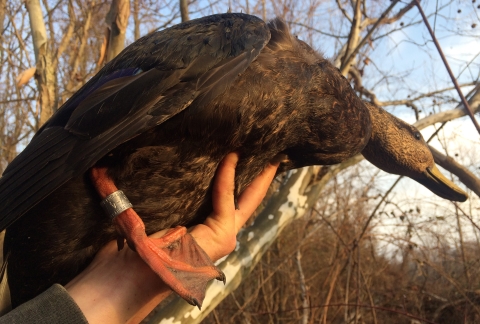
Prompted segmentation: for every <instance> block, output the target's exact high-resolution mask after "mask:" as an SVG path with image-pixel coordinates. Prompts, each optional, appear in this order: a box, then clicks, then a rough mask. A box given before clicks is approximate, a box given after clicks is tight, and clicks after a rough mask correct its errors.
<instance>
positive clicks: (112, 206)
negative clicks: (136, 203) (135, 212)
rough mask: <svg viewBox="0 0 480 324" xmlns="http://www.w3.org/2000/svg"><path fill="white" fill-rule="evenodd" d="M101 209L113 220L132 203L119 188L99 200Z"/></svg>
mask: <svg viewBox="0 0 480 324" xmlns="http://www.w3.org/2000/svg"><path fill="white" fill-rule="evenodd" d="M100 206H102V208H103V210H104V211H105V212H106V213H107V216H108V217H110V219H111V220H113V219H114V218H115V217H117V216H118V215H119V214H120V213H122V212H123V211H125V210H127V209H128V208H131V207H132V204H131V203H130V201H129V200H128V198H127V196H125V194H124V193H123V191H121V190H117V191H115V192H114V193H112V194H111V195H108V196H107V198H105V199H103V200H102V201H101V202H100Z"/></svg>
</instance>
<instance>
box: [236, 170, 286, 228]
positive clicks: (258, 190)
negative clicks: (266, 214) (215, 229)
mask: <svg viewBox="0 0 480 324" xmlns="http://www.w3.org/2000/svg"><path fill="white" fill-rule="evenodd" d="M279 165H280V163H279V162H278V163H269V164H268V165H267V166H266V167H265V169H264V170H263V171H262V173H260V174H259V175H258V176H257V177H256V178H255V180H253V182H252V183H251V184H250V185H249V186H248V187H247V188H246V189H245V190H244V191H243V192H242V194H241V195H240V197H239V199H238V206H239V211H238V212H237V217H236V220H235V226H236V230H237V231H238V230H239V229H240V228H241V227H242V226H243V225H244V224H245V222H246V221H247V220H248V219H249V218H250V216H251V215H252V214H253V212H254V211H255V209H257V207H258V206H259V205H260V203H261V202H262V200H263V198H265V195H266V194H267V190H268V188H269V187H270V184H271V183H272V180H273V178H274V177H275V174H276V172H277V169H278V166H279Z"/></svg>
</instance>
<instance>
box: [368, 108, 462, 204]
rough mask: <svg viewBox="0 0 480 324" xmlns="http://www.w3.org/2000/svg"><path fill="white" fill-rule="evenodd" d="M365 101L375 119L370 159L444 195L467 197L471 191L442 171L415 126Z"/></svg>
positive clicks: (380, 166)
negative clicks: (461, 186) (463, 188)
mask: <svg viewBox="0 0 480 324" xmlns="http://www.w3.org/2000/svg"><path fill="white" fill-rule="evenodd" d="M365 105H366V106H367V108H368V110H369V112H370V116H371V122H372V135H371V137H370V140H369V141H368V143H367V145H366V146H365V148H364V149H363V151H362V155H363V156H364V157H365V158H366V159H367V160H368V161H370V162H371V163H372V164H374V165H375V166H377V167H378V168H380V169H382V170H384V171H386V172H388V173H393V174H398V175H404V176H407V177H409V178H412V179H413V180H415V181H417V182H419V183H421V184H422V185H424V186H425V187H427V188H428V189H430V190H431V191H432V192H433V193H435V194H436V195H438V196H440V197H442V198H445V199H448V200H452V201H461V202H463V201H465V200H467V198H468V196H467V194H466V193H465V192H464V191H463V190H462V189H460V188H459V187H457V186H456V185H455V184H454V183H453V182H452V181H450V180H448V179H447V178H446V177H445V176H444V175H443V174H442V173H440V171H439V170H438V168H437V166H436V165H435V162H434V160H433V155H432V153H431V152H430V150H429V148H428V145H427V143H426V142H425V140H424V139H423V137H422V134H420V132H419V131H418V130H417V129H416V128H415V127H413V126H411V125H409V124H407V123H405V122H404V121H402V120H400V119H398V118H396V117H395V116H393V115H391V114H389V113H388V112H386V111H385V110H383V109H382V108H379V107H377V106H375V105H373V104H370V103H365Z"/></svg>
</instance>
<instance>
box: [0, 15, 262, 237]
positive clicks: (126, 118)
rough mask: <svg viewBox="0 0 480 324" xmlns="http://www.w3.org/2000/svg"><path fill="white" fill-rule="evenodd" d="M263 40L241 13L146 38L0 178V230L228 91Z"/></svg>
mask: <svg viewBox="0 0 480 324" xmlns="http://www.w3.org/2000/svg"><path fill="white" fill-rule="evenodd" d="M269 39H270V31H269V30H268V27H267V26H266V24H265V23H264V22H263V21H262V20H260V19H258V18H256V17H253V16H249V15H245V14H222V15H213V16H208V17H204V18H200V19H196V20H192V21H189V22H186V23H182V24H180V25H177V26H174V27H172V28H169V29H166V30H164V31H160V32H157V33H152V34H150V35H147V36H145V37H143V38H141V39H140V40H138V41H137V42H135V43H133V44H132V45H130V46H129V47H127V48H126V49H125V50H124V51H123V52H122V53H120V54H119V55H118V56H117V57H116V58H115V59H114V60H112V61H111V62H109V63H108V64H107V65H106V66H105V67H104V68H103V69H102V70H101V71H100V72H99V73H98V74H97V75H96V76H95V77H93V78H92V79H91V80H90V81H89V82H88V83H87V84H85V85H84V86H83V87H82V88H81V89H80V90H79V91H78V92H77V93H76V94H74V95H73V96H72V98H71V99H70V100H69V101H67V102H66V103H65V104H64V105H63V106H62V107H61V108H60V109H59V111H57V113H56V114H55V115H54V116H52V118H51V119H50V120H49V121H48V122H47V123H46V124H45V125H44V126H43V127H42V128H41V129H40V130H39V132H37V134H36V135H35V136H34V138H33V139H32V141H31V143H30V144H29V145H28V146H27V147H26V148H25V150H24V151H23V152H22V153H21V154H20V155H19V156H18V157H17V158H16V159H15V160H14V161H13V162H12V163H11V164H10V165H9V166H8V168H7V169H6V170H5V172H4V174H3V177H2V178H0V230H3V229H4V228H6V227H7V226H8V225H10V224H11V223H12V222H13V221H15V220H16V219H18V218H19V217H21V216H22V215H23V214H24V213H26V212H27V211H28V210H29V209H31V208H32V207H33V206H35V205H36V204H38V203H39V202H40V201H41V200H43V199H44V198H45V197H47V196H48V195H50V194H51V193H52V192H53V191H55V190H56V189H58V188H59V187H60V186H61V185H62V184H64V183H65V182H67V181H68V180H69V179H71V178H73V177H76V176H80V175H82V174H83V173H85V172H86V171H87V170H88V169H89V168H91V167H92V166H93V165H94V164H95V163H96V162H97V161H98V160H99V159H101V158H102V157H103V156H105V155H106V154H108V152H110V151H111V150H112V149H114V148H115V147H117V146H118V145H120V144H122V143H125V142H126V141H128V140H129V139H132V138H134V137H135V136H137V135H138V134H141V133H142V132H145V131H147V130H149V129H150V128H152V127H155V126H156V125H160V124H162V123H163V122H165V121H166V120H168V119H169V118H171V117H173V116H174V115H176V114H178V113H179V112H181V111H182V110H184V109H189V107H191V106H192V105H195V106H196V107H197V108H198V107H203V106H204V105H206V104H208V103H209V102H210V101H211V100H212V99H214V98H215V97H217V96H218V95H220V94H221V93H222V92H224V91H225V90H226V89H228V88H229V87H230V86H231V85H232V83H233V81H234V80H235V78H236V77H237V76H238V74H240V73H242V72H243V71H245V69H246V68H247V67H248V66H249V65H250V63H251V62H252V61H253V60H254V59H255V58H256V57H257V56H258V54H259V53H260V51H261V50H262V49H263V47H264V46H265V45H266V43H267V42H268V41H269Z"/></svg>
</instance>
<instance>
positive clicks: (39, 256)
mask: <svg viewBox="0 0 480 324" xmlns="http://www.w3.org/2000/svg"><path fill="white" fill-rule="evenodd" d="M233 151H236V152H238V154H239V156H240V159H239V161H238V164H237V169H236V175H235V193H236V195H237V196H238V194H240V193H241V192H242V190H243V189H244V188H245V187H246V186H247V185H248V184H249V183H250V182H251V181H252V180H253V179H254V178H255V177H256V176H257V175H258V174H260V173H261V171H262V170H263V168H264V166H265V165H267V163H268V162H269V161H271V160H272V159H274V158H275V157H277V156H279V154H280V155H281V156H283V157H284V158H283V159H282V162H281V165H280V168H279V173H280V172H284V171H287V170H292V169H296V168H301V167H305V166H310V165H331V164H336V163H340V162H342V161H344V160H346V159H348V158H350V157H352V156H354V155H356V154H358V153H362V154H363V155H364V156H365V158H366V159H367V160H368V161H370V162H372V163H373V164H374V165H375V166H377V167H379V168H381V169H383V170H385V171H387V172H390V173H395V174H402V175H405V176H408V177H410V178H412V179H413V180H415V181H417V182H419V183H421V184H422V185H424V186H426V187H427V188H428V189H430V190H431V191H433V192H434V193H435V194H437V195H438V196H440V197H442V198H445V199H450V200H454V201H465V200H466V199H467V195H466V193H465V192H464V191H462V190H461V189H460V188H458V187H457V186H456V185H455V184H454V183H453V182H452V181H450V180H448V179H447V178H446V177H444V176H443V175H442V174H441V173H440V171H439V170H438V168H436V167H435V163H434V161H433V157H432V154H431V153H430V151H429V150H428V146H427V145H426V143H425V141H424V140H423V138H422V136H421V134H420V133H419V132H418V130H416V129H415V128H414V127H413V126H410V125H408V124H407V123H405V122H403V121H401V120H400V119H398V118H396V117H395V116H393V115H391V114H389V113H388V112H386V111H385V110H383V109H382V108H379V107H377V106H375V105H373V104H370V103H367V102H364V101H362V100H361V99H360V98H359V97H358V96H357V95H356V93H355V92H354V90H353V89H352V87H351V85H350V83H349V81H348V80H347V79H346V78H345V77H344V76H343V75H341V74H340V72H339V70H338V69H337V68H335V67H334V66H333V65H332V64H331V62H330V61H329V60H327V59H325V58H324V57H323V56H322V55H321V54H319V53H317V52H316V51H314V50H313V49H312V48H311V47H310V46H308V45H307V44H306V43H305V42H303V41H301V40H299V39H298V38H297V37H295V36H293V35H292V34H291V32H290V30H289V28H288V26H287V24H286V23H285V22H284V21H282V20H281V19H274V20H272V21H270V22H268V23H265V22H264V21H262V20H261V19H259V18H257V17H255V16H251V15H247V14H241V13H226V14H217V15H212V16H207V17H203V18H199V19H195V20H191V21H188V22H184V23H181V24H178V25H175V26H173V27H170V28H167V29H164V30H162V31H158V32H153V33H151V34H148V35H146V36H145V37H143V38H140V39H139V40H137V41H136V42H134V43H133V44H131V45H130V46H128V47H127V48H125V49H124V50H123V52H121V53H120V54H119V55H118V56H117V57H116V58H115V59H113V60H112V61H110V62H109V63H107V64H106V65H105V66H104V67H103V68H102V69H101V70H100V72H99V73H98V74H97V75H95V76H94V77H93V78H92V79H91V80H90V81H88V82H87V83H86V84H85V85H84V86H83V87H82V88H81V89H80V90H79V91H78V92H77V93H75V94H74V95H73V96H72V97H71V98H70V99H69V100H68V101H66V102H65V103H64V104H63V106H62V107H61V108H60V109H59V110H58V111H57V112H56V113H55V114H54V115H53V116H52V117H51V118H50V119H49V120H48V121H47V122H46V123H45V124H44V125H43V126H42V127H41V128H40V129H39V131H38V132H37V133H36V134H35V135H34V137H33V138H32V140H31V142H30V143H29V144H28V145H27V146H26V148H25V149H24V150H23V152H21V153H20V154H19V155H18V156H17V158H15V159H14V160H13V161H12V162H11V164H10V165H9V166H8V167H7V168H6V170H5V171H4V173H3V176H2V178H1V179H0V229H2V230H3V229H6V234H5V242H4V251H3V252H4V255H5V256H6V257H8V265H7V273H8V284H9V287H10V292H11V301H12V306H13V307H16V306H18V305H20V304H21V303H23V302H25V301H27V300H29V299H31V298H33V297H35V296H36V295H38V294H40V293H41V292H42V291H44V290H46V289H47V288H48V287H49V286H51V285H52V284H54V283H59V284H63V285H64V284H66V283H68V282H69V281H70V280H71V279H73V278H74V277H75V276H76V275H77V274H78V273H79V272H81V271H82V270H83V269H84V268H85V267H86V266H87V265H88V264H89V262H90V261H91V260H92V259H93V257H94V256H95V254H96V252H98V251H99V250H100V248H101V247H103V246H104V245H105V244H106V243H107V242H109V241H112V240H117V242H118V246H119V249H120V248H123V245H124V242H125V240H126V242H127V244H128V246H129V247H130V248H132V249H134V250H135V251H137V253H139V255H140V256H141V257H142V258H143V259H144V260H145V261H146V262H147V264H149V265H150V267H152V270H154V271H155V272H156V273H157V274H158V275H159V276H160V277H161V278H162V279H163V280H164V281H165V282H166V284H167V285H169V286H170V287H171V288H172V289H173V290H174V291H175V292H176V293H177V294H179V295H180V296H181V297H182V298H184V299H185V300H186V301H187V302H189V303H190V304H192V305H197V306H199V307H200V306H201V303H202V300H203V298H204V296H205V286H206V283H207V282H208V281H210V280H212V279H218V280H225V277H224V275H223V273H221V271H220V270H219V269H218V268H216V267H215V266H214V265H213V263H212V262H211V261H210V260H208V257H207V260H202V261H198V262H194V261H192V260H188V258H187V257H183V256H180V257H179V259H178V260H176V261H177V265H176V266H177V268H175V266H172V265H171V264H169V263H168V260H167V259H168V257H165V256H168V253H169V252H168V251H169V248H170V249H171V248H172V246H171V245H169V244H171V243H172V242H174V241H173V239H172V237H173V236H175V235H176V236H175V237H187V236H188V235H189V234H188V233H187V234H186V233H185V228H186V227H189V226H193V225H195V224H199V223H202V222H203V221H204V220H205V218H206V217H207V215H209V213H210V212H211V210H212V203H211V201H212V200H211V196H212V179H213V177H214V174H215V171H216V169H217V167H218V165H219V163H220V161H221V160H222V158H223V157H224V156H225V155H226V154H228V153H230V152H233ZM102 206H103V207H104V208H105V209H103V208H102ZM105 206H106V207H105ZM119 206H120V207H121V208H120V207H119ZM112 208H113V209H112ZM133 222H137V223H138V222H139V223H141V225H142V226H144V227H142V226H139V227H136V228H135V230H134V231H133V232H132V230H129V228H128V225H129V224H132V223H133ZM172 227H176V230H174V231H173V232H175V235H173V236H172V235H170V237H167V238H165V240H164V243H165V246H164V247H162V248H160V247H158V248H156V249H157V250H156V252H155V253H153V252H151V253H150V254H149V252H148V251H147V252H145V250H148V249H145V246H148V245H149V244H151V242H150V241H149V239H148V238H147V235H149V234H151V233H154V232H157V231H159V230H162V229H166V228H172ZM139 236H141V239H138V237H139ZM167 236H168V235H167ZM175 242H177V241H175ZM185 244H188V245H189V248H191V249H193V250H194V251H195V253H198V254H199V255H200V254H202V252H203V250H201V248H200V247H199V246H198V245H196V243H195V242H194V241H193V242H192V240H188V243H185ZM152 259H153V260H154V261H155V262H152V261H151V260H152ZM203 259H204V258H203ZM156 261H160V262H161V263H162V264H163V266H162V267H161V268H160V269H159V267H158V266H155V264H156ZM168 267H172V268H173V270H168V269H167V270H164V268H168ZM189 268H195V271H191V273H190V272H189V271H186V270H185V269H187V270H188V269H189ZM32 269H35V271H32ZM199 269H200V270H199ZM177 270H178V271H186V272H188V275H191V276H192V277H193V278H194V280H182V278H179V277H177V276H176V275H175V273H176V272H177ZM165 271H167V272H168V273H166V272H165ZM185 281H188V282H185ZM192 282H193V284H190V283H192Z"/></svg>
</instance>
